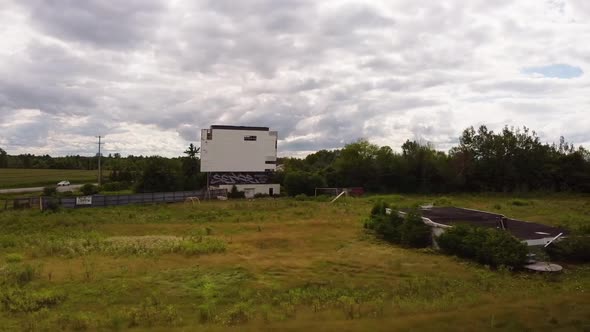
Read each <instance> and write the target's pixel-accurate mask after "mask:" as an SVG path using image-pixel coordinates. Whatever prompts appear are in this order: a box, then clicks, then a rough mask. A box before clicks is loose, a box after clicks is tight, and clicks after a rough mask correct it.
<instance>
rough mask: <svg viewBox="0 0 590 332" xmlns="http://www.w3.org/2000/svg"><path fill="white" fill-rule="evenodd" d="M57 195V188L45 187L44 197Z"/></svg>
mask: <svg viewBox="0 0 590 332" xmlns="http://www.w3.org/2000/svg"><path fill="white" fill-rule="evenodd" d="M55 194H57V187H52V186H49V187H45V188H43V196H55Z"/></svg>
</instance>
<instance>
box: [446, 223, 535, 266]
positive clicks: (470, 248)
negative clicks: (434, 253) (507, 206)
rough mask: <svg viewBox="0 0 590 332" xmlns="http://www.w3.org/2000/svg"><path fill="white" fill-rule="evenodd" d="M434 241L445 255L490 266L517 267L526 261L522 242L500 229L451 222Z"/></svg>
mask: <svg viewBox="0 0 590 332" xmlns="http://www.w3.org/2000/svg"><path fill="white" fill-rule="evenodd" d="M436 241H437V243H438V245H439V246H440V248H441V249H442V250H443V251H444V252H446V253H448V254H451V255H457V256H459V257H463V258H467V259H471V260H474V261H476V262H478V263H481V264H486V265H490V266H493V267H501V266H505V267H509V268H520V267H522V266H523V265H524V264H525V262H526V255H527V246H526V244H524V243H521V242H520V241H519V240H518V239H516V238H515V237H513V236H512V235H511V234H510V233H508V232H505V231H502V230H497V229H493V228H481V227H470V226H466V225H455V226H454V227H452V228H450V229H447V230H445V232H444V233H443V234H441V235H440V236H439V237H438V238H437V240H436Z"/></svg>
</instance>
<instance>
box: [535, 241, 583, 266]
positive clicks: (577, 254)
mask: <svg viewBox="0 0 590 332" xmlns="http://www.w3.org/2000/svg"><path fill="white" fill-rule="evenodd" d="M546 251H547V254H549V256H550V257H551V259H555V260H563V261H568V262H580V263H588V262H590V237H588V236H583V235H572V236H569V237H567V238H564V239H563V240H561V241H556V242H553V243H552V244H550V245H549V246H548V247H547V248H546Z"/></svg>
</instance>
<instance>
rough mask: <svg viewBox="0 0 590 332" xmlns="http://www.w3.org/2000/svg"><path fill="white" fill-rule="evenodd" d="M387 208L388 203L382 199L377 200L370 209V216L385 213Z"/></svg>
mask: <svg viewBox="0 0 590 332" xmlns="http://www.w3.org/2000/svg"><path fill="white" fill-rule="evenodd" d="M388 208H389V204H387V203H386V202H384V201H378V202H375V204H373V208H372V209H371V216H377V215H383V216H384V215H386V209H388Z"/></svg>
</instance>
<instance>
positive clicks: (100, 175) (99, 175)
mask: <svg viewBox="0 0 590 332" xmlns="http://www.w3.org/2000/svg"><path fill="white" fill-rule="evenodd" d="M97 137H98V185H99V186H100V185H101V184H102V170H101V169H100V158H101V154H100V146H101V145H102V144H104V143H101V141H100V139H101V138H102V136H97Z"/></svg>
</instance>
